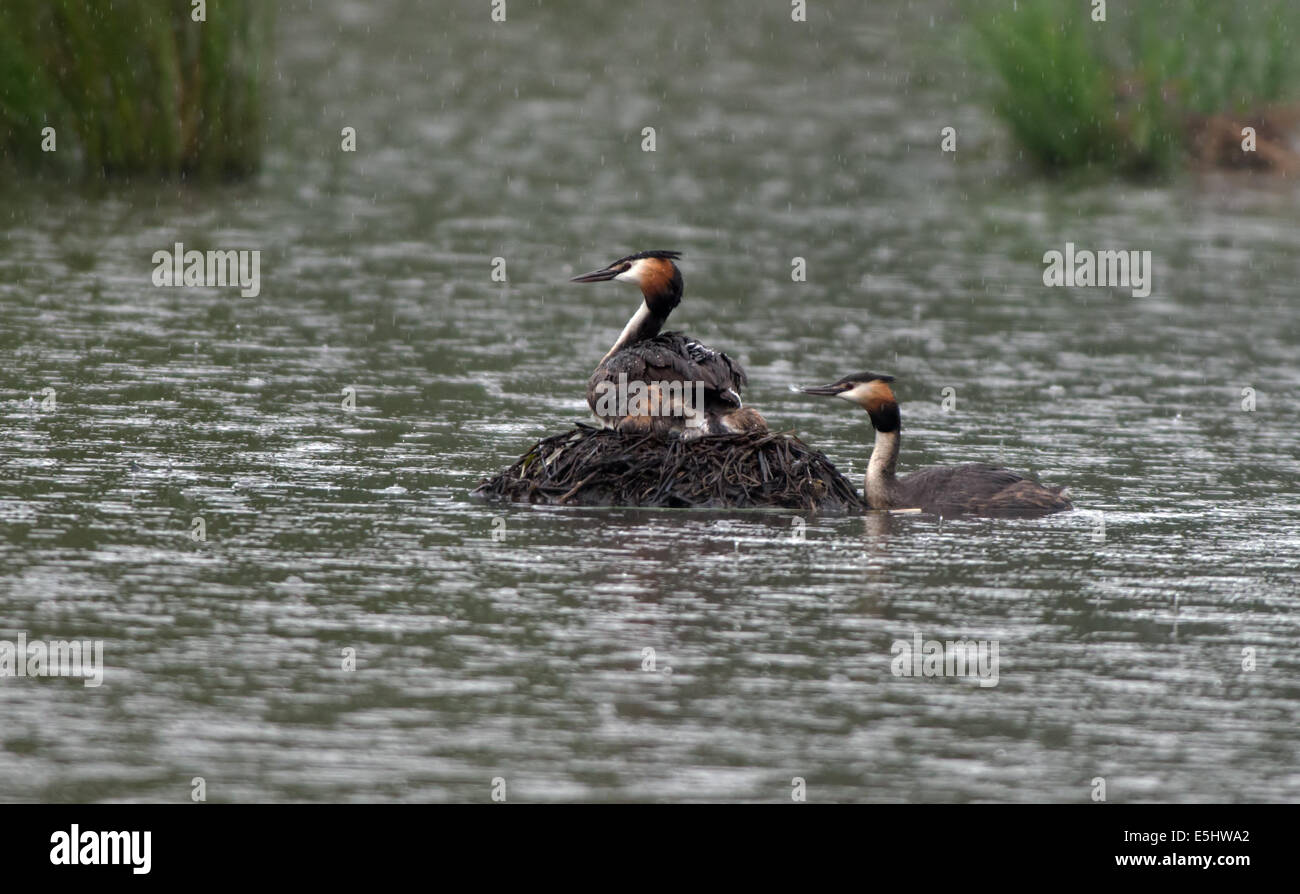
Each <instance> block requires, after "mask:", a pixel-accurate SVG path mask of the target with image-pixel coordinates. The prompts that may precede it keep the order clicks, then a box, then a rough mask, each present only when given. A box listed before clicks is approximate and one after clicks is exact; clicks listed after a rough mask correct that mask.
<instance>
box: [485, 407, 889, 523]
mask: <svg viewBox="0 0 1300 894" xmlns="http://www.w3.org/2000/svg"><path fill="white" fill-rule="evenodd" d="M474 493H475V494H476V495H478V496H484V497H488V498H492V499H499V500H509V501H511V502H515V503H554V504H563V505H575V506H655V507H667V508H675V509H690V508H695V509H704V508H731V509H735V508H741V509H744V508H766V509H774V508H780V509H802V510H820V511H829V512H837V511H838V512H857V511H862V510H865V509H866V508H867V506H866V504H865V503H864V502H863V500H862V498H861V497H860V496H858V493H857V491H856V490H854V488H853V485H852V484H851V483H850V482H849V480H848V479H847V478H845V477H844V476H843V475H841V474H840V472H839V470H837V469H836V468H835V466H834V465H832V464H831V461H830V460H829V459H827V458H826V456H825V454H822V453H819V452H818V451H816V450H813V449H812V448H810V447H809V446H808V445H807V444H805V443H804V442H803V441H801V440H799V439H798V438H796V437H794V436H793V435H790V434H783V433H778V432H761V433H750V434H732V435H706V436H704V437H700V438H695V439H693V440H683V439H682V438H680V437H677V436H670V435H665V434H662V433H647V434H628V433H625V432H617V431H613V430H612V429H607V428H592V427H591V426H586V425H580V426H579V427H578V428H575V429H573V430H572V431H567V432H564V433H563V434H558V435H551V436H550V437H549V438H543V439H542V440H540V441H538V442H537V443H536V444H534V445H533V446H532V447H531V448H529V450H528V451H527V452H526V453H525V454H524V455H523V456H521V457H520V458H519V459H518V460H517V461H516V462H515V464H514V465H512V466H511V467H510V468H508V469H506V470H505V471H504V472H502V473H501V474H500V475H497V476H495V477H494V478H489V479H487V480H485V481H484V482H483V483H482V484H480V485H479V486H478V487H477V488H476V489H475V490H474Z"/></svg>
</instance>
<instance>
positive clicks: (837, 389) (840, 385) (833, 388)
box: [799, 382, 853, 397]
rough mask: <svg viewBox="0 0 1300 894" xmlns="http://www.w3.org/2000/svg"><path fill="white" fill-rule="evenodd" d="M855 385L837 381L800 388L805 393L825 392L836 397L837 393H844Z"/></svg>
mask: <svg viewBox="0 0 1300 894" xmlns="http://www.w3.org/2000/svg"><path fill="white" fill-rule="evenodd" d="M852 387H853V386H852V385H851V384H845V383H844V382H836V383H835V384H833V385H809V386H808V387H807V388H800V389H799V390H800V391H802V392H803V393H804V394H824V395H827V396H830V397H834V396H835V395H837V394H843V393H844V392H845V391H848V390H849V389H850V388H852Z"/></svg>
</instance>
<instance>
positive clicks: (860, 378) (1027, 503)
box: [803, 372, 1074, 516]
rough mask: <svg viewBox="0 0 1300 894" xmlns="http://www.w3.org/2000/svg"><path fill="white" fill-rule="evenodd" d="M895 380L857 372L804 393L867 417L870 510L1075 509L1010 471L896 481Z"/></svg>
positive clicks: (935, 471) (1059, 493)
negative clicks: (871, 432)
mask: <svg viewBox="0 0 1300 894" xmlns="http://www.w3.org/2000/svg"><path fill="white" fill-rule="evenodd" d="M892 381H894V377H893V376H886V375H880V374H879V373H869V372H864V373H855V374H854V375H851V376H845V377H844V378H842V379H840V380H839V381H838V382H832V383H831V384H829V385H818V386H815V387H812V388H804V389H803V391H804V393H805V394H822V395H831V396H834V397H840V398H843V399H845V400H847V401H851V402H852V403H855V404H857V405H858V406H860V407H862V408H863V409H864V410H866V411H867V415H869V416H870V417H871V425H872V427H873V428H875V430H876V445H875V447H874V448H873V449H872V451H871V461H870V462H869V463H868V464H867V475H866V487H865V496H866V499H867V505H869V506H870V507H871V508H872V509H921V510H923V511H925V512H932V513H935V514H937V515H948V516H951V515H987V516H1033V515H1047V514H1049V513H1052V512H1061V511H1063V510H1066V509H1073V508H1074V507H1073V506H1072V505H1071V503H1070V501H1069V500H1067V499H1066V498H1065V488H1063V487H1058V488H1050V487H1044V486H1043V485H1041V484H1039V483H1038V482H1036V481H1032V480H1030V479H1029V478H1026V477H1025V476H1024V475H1020V474H1017V473H1016V472H1012V471H1010V470H1008V469H1002V468H998V467H997V466H990V465H985V464H984V463H968V464H966V465H962V466H947V467H939V468H931V469H922V470H920V471H918V472H913V473H912V474H910V475H907V476H904V477H902V478H899V477H897V476H896V475H895V471H894V470H895V466H896V464H897V462H898V449H899V432H900V430H901V429H902V420H901V418H900V416H899V412H898V401H897V400H896V399H895V398H894V392H893V390H892V389H891V388H890V387H889V383H890V382H892Z"/></svg>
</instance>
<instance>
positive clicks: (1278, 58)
mask: <svg viewBox="0 0 1300 894" xmlns="http://www.w3.org/2000/svg"><path fill="white" fill-rule="evenodd" d="M965 8H966V10H967V12H968V15H969V19H970V22H971V25H972V29H971V33H972V34H973V40H972V44H973V46H972V50H973V52H974V54H975V55H976V56H978V57H979V58H981V59H982V60H984V61H985V62H986V63H987V64H988V65H989V66H990V67H991V69H992V71H993V73H994V78H993V80H994V83H995V85H996V86H995V88H994V93H993V97H992V103H993V109H994V111H995V113H996V114H997V115H998V117H999V118H1001V119H1002V120H1003V121H1004V122H1005V123H1006V124H1007V125H1008V127H1009V128H1010V130H1011V133H1012V135H1013V136H1014V137H1015V139H1016V140H1017V142H1019V143H1020V145H1021V146H1023V147H1024V149H1025V151H1026V152H1027V154H1028V155H1029V156H1031V157H1032V158H1034V159H1035V160H1037V161H1038V162H1039V163H1040V164H1041V165H1043V166H1044V167H1046V168H1049V169H1059V170H1064V169H1075V168H1081V167H1093V166H1100V167H1105V168H1111V169H1118V170H1122V171H1126V172H1131V173H1164V172H1167V171H1169V170H1171V169H1172V168H1174V167H1176V166H1177V164H1178V163H1179V162H1180V161H1181V160H1182V159H1183V158H1184V157H1185V143H1186V139H1187V128H1188V122H1189V120H1191V118H1193V117H1194V116H1209V115H1216V114H1236V115H1244V114H1248V113H1251V112H1257V111H1259V110H1261V109H1263V108H1266V107H1268V106H1269V105H1271V104H1275V103H1281V102H1285V101H1288V100H1292V99H1294V98H1295V96H1296V94H1297V89H1296V88H1297V74H1298V73H1300V51H1297V50H1296V47H1295V38H1296V37H1297V36H1300V27H1298V25H1300V11H1298V9H1300V4H1296V3H1294V2H1292V0H1250V2H1247V3H1235V2H1222V0H1164V2H1154V0H1152V2H1143V3H1140V4H1137V3H1123V2H1119V0H1111V2H1108V3H1107V21H1105V22H1094V21H1093V20H1092V18H1091V12H1092V3H1091V2H1090V0H970V2H967V3H966V5H965Z"/></svg>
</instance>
